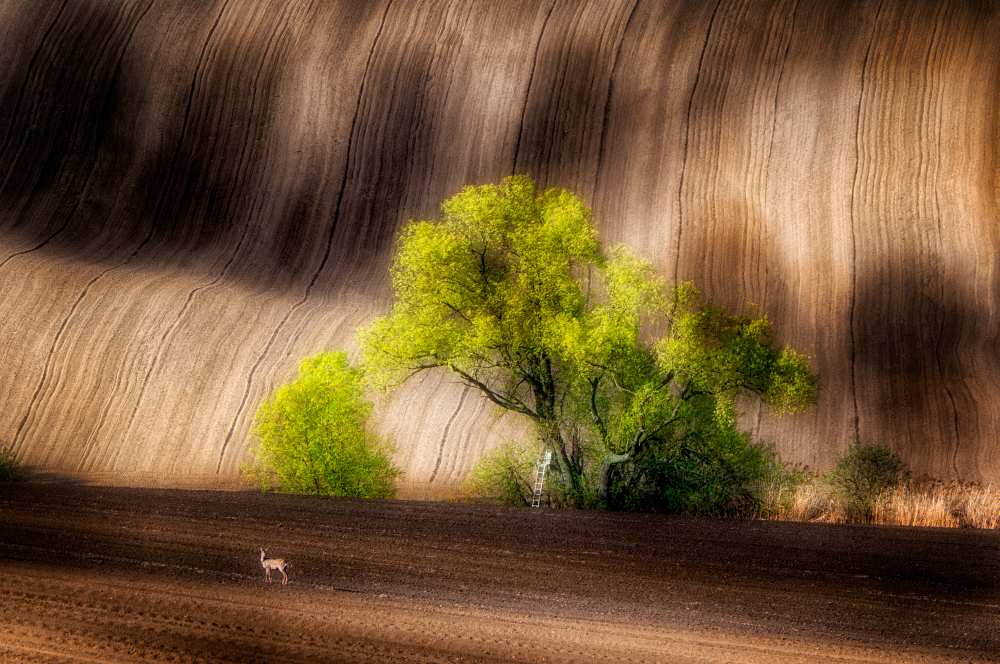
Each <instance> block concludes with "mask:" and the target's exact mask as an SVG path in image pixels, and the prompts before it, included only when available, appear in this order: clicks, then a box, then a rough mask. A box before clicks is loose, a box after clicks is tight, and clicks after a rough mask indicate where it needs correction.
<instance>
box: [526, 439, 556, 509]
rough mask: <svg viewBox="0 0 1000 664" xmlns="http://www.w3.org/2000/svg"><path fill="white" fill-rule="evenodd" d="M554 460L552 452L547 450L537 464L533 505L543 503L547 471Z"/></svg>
mask: <svg viewBox="0 0 1000 664" xmlns="http://www.w3.org/2000/svg"><path fill="white" fill-rule="evenodd" d="M551 462H552V452H551V451H549V450H545V456H543V457H542V460H541V461H539V462H538V465H537V466H535V490H534V491H533V492H532V494H531V506H532V507H539V506H541V504H542V489H543V488H545V471H546V470H548V467H549V463H551Z"/></svg>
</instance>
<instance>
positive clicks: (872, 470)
mask: <svg viewBox="0 0 1000 664" xmlns="http://www.w3.org/2000/svg"><path fill="white" fill-rule="evenodd" d="M908 477H909V472H908V470H907V468H906V464H905V463H903V460H902V459H901V458H900V457H899V455H898V454H896V453H895V452H893V451H892V450H890V449H889V448H887V447H881V446H878V445H863V444H861V443H855V444H853V445H852V446H851V447H850V448H849V449H848V450H847V452H845V453H844V455H843V456H842V457H840V460H839V461H838V462H837V466H836V467H835V468H834V469H833V471H831V472H830V474H829V476H828V477H827V481H828V482H829V484H830V488H831V492H832V495H833V498H834V500H836V501H837V503H838V504H839V507H840V509H841V511H842V512H843V514H844V517H845V518H846V519H847V521H849V522H852V523H871V522H872V520H873V519H874V513H875V502H876V499H877V498H878V497H879V495H880V494H882V493H883V492H886V491H889V490H891V489H894V488H896V487H897V486H899V484H900V483H902V482H903V481H905V480H906V479H907V478H908Z"/></svg>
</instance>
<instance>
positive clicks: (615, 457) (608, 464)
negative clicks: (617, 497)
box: [599, 454, 632, 506]
mask: <svg viewBox="0 0 1000 664" xmlns="http://www.w3.org/2000/svg"><path fill="white" fill-rule="evenodd" d="M631 458H632V455H631V454H609V455H608V456H606V457H604V464H603V465H602V466H601V487H600V490H599V496H600V499H601V504H602V505H605V506H607V503H608V487H609V485H610V483H611V468H612V467H613V466H617V465H618V464H621V463H625V462H626V461H628V460H629V459H631Z"/></svg>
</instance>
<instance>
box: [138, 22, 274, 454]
mask: <svg viewBox="0 0 1000 664" xmlns="http://www.w3.org/2000/svg"><path fill="white" fill-rule="evenodd" d="M289 6H290V5H285V7H286V8H287V7H289ZM286 23H287V21H286ZM279 32H280V31H279V30H272V31H270V36H269V38H268V40H267V45H266V46H265V48H264V52H263V54H262V55H261V59H260V64H259V65H258V67H257V71H256V72H255V73H254V78H253V82H252V83H251V85H250V89H251V90H252V91H253V92H252V94H251V95H250V109H251V110H252V109H254V107H255V105H256V101H257V97H258V90H257V88H258V85H257V84H258V81H259V80H260V77H261V73H262V72H263V70H264V63H265V62H266V61H267V58H268V56H269V54H270V53H271V51H272V46H273V45H274V42H275V41H276V38H277V35H278V33H279ZM250 131H251V123H249V122H248V123H247V127H246V129H245V131H244V140H243V141H242V147H241V149H240V156H239V158H238V159H237V162H238V163H239V164H240V166H239V169H238V170H239V177H238V180H242V179H243V178H244V177H246V171H247V170H248V168H249V164H248V163H247V160H246V158H245V157H246V152H247V145H248V144H249V143H250V141H249V136H248V135H249V134H250ZM233 198H234V196H230V197H229V201H228V202H227V207H228V206H229V205H231V204H232V199H233ZM250 228H251V224H249V223H247V224H246V225H245V226H244V228H243V233H242V234H241V235H240V239H239V241H238V242H237V243H236V247H235V248H234V249H233V251H232V253H231V254H230V255H229V258H228V259H227V260H226V262H225V264H224V265H223V266H222V269H221V270H220V271H219V273H218V274H217V275H216V276H215V277H214V278H213V279H212V280H211V281H209V282H207V283H203V284H199V285H198V286H196V287H195V288H193V289H191V291H190V292H189V293H188V295H187V298H186V299H185V300H184V304H183V305H182V306H181V308H180V310H179V311H178V312H177V315H176V316H175V318H174V320H173V322H172V323H171V324H170V325H169V326H168V327H167V329H166V330H165V331H164V332H163V335H162V336H161V337H160V341H159V343H158V344H157V346H156V349H157V350H156V354H155V355H154V356H153V361H152V362H151V363H150V365H149V368H148V369H147V371H146V375H145V376H144V377H143V380H142V386H141V387H140V388H139V396H138V397H136V400H135V404H134V406H133V408H132V414H131V415H130V416H129V419H128V424H127V425H126V426H125V436H126V437H128V434H129V431H131V429H132V425H133V424H134V422H135V418H136V415H137V414H138V412H139V408H140V407H141V406H142V401H143V399H144V398H145V395H146V390H147V389H148V387H149V381H150V378H151V377H152V375H153V373H155V371H156V369H157V368H158V367H159V364H160V361H161V359H162V358H163V353H164V349H165V348H166V346H167V345H168V343H167V342H168V339H170V338H171V337H172V336H173V335H174V333H175V332H176V331H177V330H178V329H179V328H180V326H181V323H182V322H183V320H184V318H185V316H186V315H187V313H188V311H190V309H191V303H192V302H193V301H194V299H195V297H197V296H198V294H199V293H203V292H205V291H207V290H210V289H212V288H214V287H215V286H217V285H218V284H219V283H220V282H222V280H223V279H225V277H226V275H227V274H228V273H229V269H230V268H231V267H232V265H233V263H234V262H235V261H236V258H237V256H239V254H240V251H241V250H242V249H243V245H244V244H245V243H246V240H247V238H248V237H249V235H250Z"/></svg>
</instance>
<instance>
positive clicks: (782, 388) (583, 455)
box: [362, 176, 815, 506]
mask: <svg viewBox="0 0 1000 664" xmlns="http://www.w3.org/2000/svg"><path fill="white" fill-rule="evenodd" d="M441 212H442V215H441V218H440V219H436V220H429V221H413V222H410V223H409V224H408V225H407V226H406V227H404V228H403V230H402V231H401V234H400V237H399V240H398V246H397V251H396V254H395V257H394V260H393V263H392V267H391V275H392V284H393V289H394V292H395V301H394V304H393V307H392V310H391V312H390V313H389V315H387V316H385V317H382V318H379V319H376V320H375V321H374V322H373V323H372V324H371V325H370V326H369V327H368V328H367V329H366V330H364V331H363V332H362V343H363V347H364V353H365V361H366V367H367V370H368V371H369V375H370V377H371V378H372V380H373V382H374V383H375V384H376V385H377V386H380V387H383V388H391V387H393V386H396V385H398V384H400V383H401V382H403V381H405V380H406V379H407V378H409V377H411V376H413V375H414V374H416V373H419V372H421V371H427V370H432V369H438V368H443V369H446V370H448V371H451V372H452V373H454V374H455V375H456V376H458V377H459V379H460V380H461V381H462V382H464V383H465V384H467V385H470V386H472V387H475V388H476V389H478V390H480V391H481V392H482V393H483V394H484V395H485V396H486V397H487V398H488V399H490V400H491V401H492V402H493V403H495V404H496V405H498V406H500V407H501V408H503V409H505V410H508V411H511V412H513V413H518V414H520V415H523V416H524V417H527V418H529V419H530V420H531V421H532V422H533V423H534V425H535V427H536V430H537V431H538V434H539V437H540V439H541V441H542V442H543V444H544V445H545V446H546V447H547V448H548V449H550V450H551V451H552V452H553V462H554V469H555V471H556V473H557V476H558V478H559V480H560V483H561V485H562V487H563V489H564V491H565V497H566V502H568V503H569V504H572V505H576V506H583V505H588V504H593V503H594V502H596V501H599V500H602V499H603V500H606V499H607V496H608V491H609V487H610V483H611V480H612V477H613V475H615V473H616V472H617V471H620V470H623V469H625V468H626V467H628V469H629V471H630V472H628V473H624V474H623V473H618V476H619V477H626V476H628V477H631V478H632V479H633V480H634V481H641V480H642V478H643V477H648V473H647V474H645V475H644V474H643V473H642V472H638V470H639V469H641V467H642V462H643V461H644V460H646V459H647V458H648V457H649V455H650V453H652V452H653V451H662V449H663V448H664V446H669V445H678V444H682V443H685V444H687V446H688V447H689V448H691V449H695V447H696V446H695V445H693V444H692V441H695V440H697V439H699V438H704V437H705V436H708V435H711V434H712V432H713V430H714V431H718V430H720V429H724V430H726V431H728V430H730V429H733V427H735V406H734V404H735V399H736V397H737V396H738V395H739V394H741V393H755V394H757V395H759V396H760V397H762V398H764V399H765V400H766V401H768V402H769V403H771V404H773V405H774V406H776V407H778V408H779V409H782V410H798V409H801V408H803V407H805V406H806V405H807V404H808V403H809V402H810V401H811V400H812V398H813V394H814V390H815V380H814V378H813V376H812V374H811V373H810V371H809V367H808V364H807V362H806V361H805V358H803V357H802V356H801V355H799V354H797V353H795V352H794V351H792V350H789V349H786V350H779V349H777V348H775V346H774V344H773V342H772V339H771V336H770V326H769V324H768V322H767V319H766V318H763V317H760V318H755V319H751V318H742V317H736V316H732V315H729V314H727V313H725V312H724V311H722V310H720V309H717V308H713V307H711V306H709V305H707V304H705V303H704V302H703V301H702V299H701V297H700V295H699V294H698V292H697V290H696V289H695V288H694V287H693V286H691V285H690V284H682V285H681V286H679V287H677V288H675V289H673V290H668V289H667V288H666V286H665V284H664V283H663V282H662V280H660V279H659V278H658V277H657V276H656V275H655V273H654V270H653V269H652V267H651V266H650V265H649V264H648V263H647V262H645V261H642V260H640V259H639V258H637V257H635V256H634V255H632V254H631V253H630V252H629V251H628V250H626V249H625V248H623V247H616V248H613V249H612V250H611V251H609V252H603V251H602V250H601V247H600V243H599V241H598V235H597V231H596V229H595V227H594V225H593V223H592V220H591V213H590V210H589V209H588V208H587V207H586V206H585V205H584V203H583V202H582V201H581V200H580V199H579V198H577V197H576V196H574V195H573V194H572V193H570V192H569V191H566V190H565V189H559V188H552V189H547V190H545V191H542V192H538V191H536V188H535V185H534V183H533V182H532V181H531V179H530V178H528V177H525V176H515V177H509V178H506V179H505V180H504V181H503V182H502V183H501V184H499V185H484V186H475V187H467V188H465V189H464V190H462V191H461V192H460V193H458V194H456V195H455V196H453V197H451V198H449V199H448V200H446V201H445V202H444V203H443V204H442V207H441ZM657 330H666V333H665V334H664V335H663V336H662V337H661V338H660V339H658V340H657V339H655V338H654V332H655V331H657Z"/></svg>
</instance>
